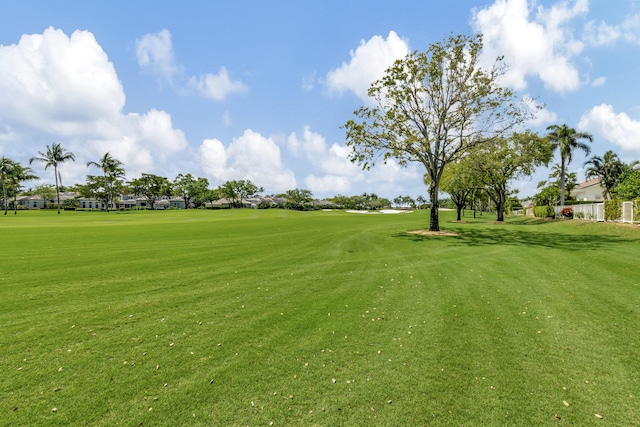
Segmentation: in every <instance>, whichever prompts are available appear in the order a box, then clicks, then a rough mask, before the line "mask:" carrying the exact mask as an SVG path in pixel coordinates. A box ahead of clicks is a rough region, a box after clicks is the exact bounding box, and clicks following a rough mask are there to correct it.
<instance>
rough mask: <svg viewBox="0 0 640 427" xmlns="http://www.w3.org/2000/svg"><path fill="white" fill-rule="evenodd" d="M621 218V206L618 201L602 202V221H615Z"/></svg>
mask: <svg viewBox="0 0 640 427" xmlns="http://www.w3.org/2000/svg"><path fill="white" fill-rule="evenodd" d="M621 216H622V205H621V203H620V201H619V200H605V201H604V220H605V221H615V220H617V219H620V217H621Z"/></svg>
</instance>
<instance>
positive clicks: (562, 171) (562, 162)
mask: <svg viewBox="0 0 640 427" xmlns="http://www.w3.org/2000/svg"><path fill="white" fill-rule="evenodd" d="M564 163H565V160H564V158H562V159H561V161H560V206H564V185H565V183H564V171H565V164H564Z"/></svg>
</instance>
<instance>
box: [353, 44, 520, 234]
mask: <svg viewBox="0 0 640 427" xmlns="http://www.w3.org/2000/svg"><path fill="white" fill-rule="evenodd" d="M481 51H482V37H481V36H479V35H478V36H450V37H449V38H448V39H446V40H444V41H442V42H439V43H435V44H433V45H431V46H430V47H429V49H428V50H427V51H426V52H423V53H419V52H414V53H411V54H409V55H407V56H406V57H405V58H404V59H401V60H398V61H396V62H395V63H394V64H393V65H392V66H391V67H390V68H388V69H387V70H386V72H385V75H384V76H383V77H382V78H381V79H380V80H378V81H376V82H374V83H373V84H372V85H371V87H370V88H369V92H368V93H369V97H370V99H371V101H372V103H373V106H364V107H361V108H360V109H358V110H356V111H355V112H354V114H355V115H356V116H357V117H358V120H349V121H348V122H347V123H346V124H345V126H344V127H345V128H346V145H347V146H348V147H350V148H351V149H352V153H351V155H350V160H351V161H353V162H356V163H358V164H359V165H360V166H362V167H363V168H364V169H369V168H370V167H371V166H373V165H374V163H375V162H376V161H377V160H379V159H380V157H382V159H383V160H384V161H387V160H388V159H391V158H394V159H396V160H398V162H399V164H400V165H402V166H406V164H407V163H408V162H418V163H421V164H422V165H423V166H424V168H425V169H426V172H427V174H428V175H429V199H430V201H431V214H430V221H429V230H431V231H438V230H439V229H440V224H439V218H438V207H439V203H438V192H439V190H440V179H441V177H442V173H443V171H444V170H445V167H446V166H447V164H449V163H451V162H454V161H456V160H458V159H460V158H461V157H463V156H464V155H466V154H468V153H469V152H471V151H473V150H474V149H475V148H476V147H478V146H481V145H483V144H485V143H487V142H489V141H491V140H492V139H493V138H496V137H498V136H501V135H503V134H505V133H506V132H507V131H508V130H509V129H511V128H512V127H513V126H514V125H516V124H518V123H521V122H522V121H523V120H525V119H527V118H528V117H529V116H530V114H529V110H528V109H527V108H526V105H525V104H524V103H519V102H517V100H516V95H515V93H514V92H512V91H511V90H510V89H508V88H505V87H502V86H500V85H499V84H498V80H499V78H500V77H501V76H502V75H503V74H504V66H503V64H502V61H501V58H498V59H497V60H496V62H495V63H494V65H493V66H492V67H491V68H490V69H483V68H482V67H481V66H480V55H481Z"/></svg>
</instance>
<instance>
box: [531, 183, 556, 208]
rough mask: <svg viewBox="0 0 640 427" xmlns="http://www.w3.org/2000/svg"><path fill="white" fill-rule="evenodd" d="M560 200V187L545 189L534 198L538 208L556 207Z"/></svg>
mask: <svg viewBox="0 0 640 427" xmlns="http://www.w3.org/2000/svg"><path fill="white" fill-rule="evenodd" d="M559 200H560V187H556V186H553V185H552V186H549V187H544V188H543V189H542V190H540V192H539V193H538V194H536V195H535V196H533V202H534V204H535V205H536V206H556V205H557V204H558V201H559Z"/></svg>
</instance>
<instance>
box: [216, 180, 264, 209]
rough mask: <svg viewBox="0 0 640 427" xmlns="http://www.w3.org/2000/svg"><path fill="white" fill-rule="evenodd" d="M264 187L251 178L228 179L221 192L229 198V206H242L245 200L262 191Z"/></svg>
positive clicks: (221, 187)
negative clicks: (250, 179)
mask: <svg viewBox="0 0 640 427" xmlns="http://www.w3.org/2000/svg"><path fill="white" fill-rule="evenodd" d="M263 191H264V190H263V189H262V187H258V186H256V185H255V184H254V183H253V182H251V181H249V180H245V179H242V180H238V181H227V182H225V183H224V184H222V185H221V186H220V194H221V195H222V197H224V198H226V199H227V200H229V207H238V208H241V207H242V205H243V202H244V200H246V199H248V198H249V197H252V196H255V195H257V194H258V193H262V192H263Z"/></svg>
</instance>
